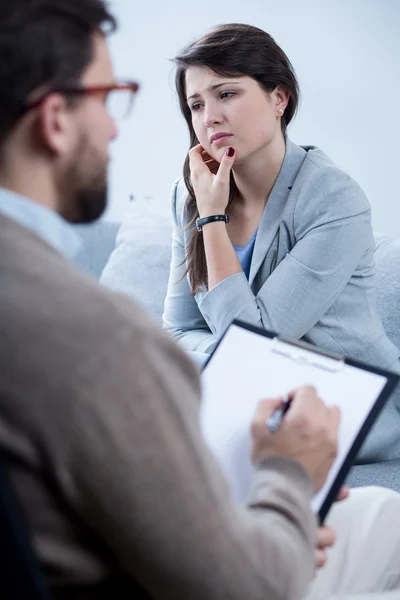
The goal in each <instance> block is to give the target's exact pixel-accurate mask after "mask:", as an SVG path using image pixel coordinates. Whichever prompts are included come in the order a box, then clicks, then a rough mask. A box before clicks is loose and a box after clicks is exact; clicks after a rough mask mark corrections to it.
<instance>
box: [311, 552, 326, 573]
mask: <svg viewBox="0 0 400 600" xmlns="http://www.w3.org/2000/svg"><path fill="white" fill-rule="evenodd" d="M314 554H315V566H316V568H317V569H321V567H324V566H325V565H326V561H327V556H326V552H325V550H315V553H314Z"/></svg>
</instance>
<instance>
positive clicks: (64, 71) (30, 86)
mask: <svg viewBox="0 0 400 600" xmlns="http://www.w3.org/2000/svg"><path fill="white" fill-rule="evenodd" d="M106 29H107V30H108V31H113V30H115V29H116V21H115V19H114V17H113V16H112V15H111V14H110V12H109V11H108V9H107V5H106V3H105V2H104V0H0V150H1V146H2V145H3V144H4V142H5V141H6V139H7V137H8V135H9V134H10V133H11V131H12V130H13V128H14V127H15V125H16V124H17V122H18V120H19V118H20V116H21V114H22V112H23V108H24V106H25V104H26V102H27V99H28V97H29V95H30V94H31V93H32V92H33V91H35V90H37V89H40V88H44V91H46V89H51V88H62V87H65V86H71V87H72V86H77V85H78V83H79V82H80V79H81V77H82V75H83V73H84V71H85V69H86V68H87V67H88V66H89V64H90V63H91V61H92V60H93V40H92V34H93V33H94V32H95V31H97V30H99V31H100V30H102V31H104V32H106V31H105V30H106Z"/></svg>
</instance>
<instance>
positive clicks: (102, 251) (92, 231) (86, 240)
mask: <svg viewBox="0 0 400 600" xmlns="http://www.w3.org/2000/svg"><path fill="white" fill-rule="evenodd" d="M119 226H120V224H119V223H114V222H112V221H97V222H96V223H91V224H90V225H76V226H75V231H76V232H77V233H78V235H79V237H80V238H81V242H82V245H81V247H80V249H79V251H78V254H77V255H76V256H75V259H74V262H75V263H76V264H77V265H78V267H80V268H81V269H82V270H83V271H86V273H89V274H90V275H92V277H95V278H96V279H99V277H100V275H101V274H102V272H103V269H104V267H105V265H106V263H107V261H108V259H109V258H110V254H111V252H112V251H113V249H114V246H115V238H116V235H117V231H118V228H119Z"/></svg>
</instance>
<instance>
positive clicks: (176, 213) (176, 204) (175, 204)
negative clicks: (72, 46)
mask: <svg viewBox="0 0 400 600" xmlns="http://www.w3.org/2000/svg"><path fill="white" fill-rule="evenodd" d="M187 198H188V191H187V188H186V185H185V181H184V179H183V177H179V179H177V180H176V181H174V183H173V185H172V189H171V213H172V218H173V221H174V224H175V225H176V226H177V227H183V226H184V222H185V213H186V201H187Z"/></svg>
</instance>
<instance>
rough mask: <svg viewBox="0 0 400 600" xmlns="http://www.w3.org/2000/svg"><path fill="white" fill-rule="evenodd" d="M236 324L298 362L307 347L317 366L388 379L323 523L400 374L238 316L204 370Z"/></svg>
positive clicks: (337, 480) (331, 493)
mask: <svg viewBox="0 0 400 600" xmlns="http://www.w3.org/2000/svg"><path fill="white" fill-rule="evenodd" d="M234 325H236V326H237V327H239V328H242V329H245V330H247V331H250V332H252V333H255V334H257V335H260V336H264V337H266V338H269V339H271V340H273V341H276V343H277V345H276V348H275V350H273V351H275V352H279V353H281V354H286V355H287V357H288V358H289V359H290V360H293V361H298V360H300V358H299V357H301V356H303V359H302V360H304V353H302V352H301V351H302V350H306V351H307V354H308V355H309V356H311V357H312V360H313V363H312V366H313V367H317V368H322V369H330V370H331V369H333V368H337V369H340V368H341V365H348V366H350V367H356V368H357V369H361V370H363V371H366V372H369V373H373V374H375V375H379V376H381V377H383V378H385V379H386V383H385V384H384V386H383V388H382V390H381V392H380V394H379V396H378V397H377V398H376V400H375V402H374V404H373V406H372V408H371V409H370V410H369V412H368V414H367V416H366V418H365V420H364V422H363V425H362V426H361V428H360V430H359V432H358V434H357V436H356V437H355V439H354V441H353V443H352V445H351V448H350V450H349V451H348V452H347V454H346V458H345V460H344V461H343V463H342V465H341V467H340V470H339V471H338V473H337V474H336V476H335V479H334V482H333V483H332V484H331V487H330V490H329V492H328V494H327V496H326V497H325V499H324V501H323V503H322V505H321V507H320V509H319V511H318V516H319V520H320V523H323V522H324V520H325V518H326V516H327V514H328V512H329V510H330V508H331V506H332V504H333V503H334V502H335V500H336V498H337V495H338V493H339V490H340V488H341V487H342V485H343V483H344V481H345V479H346V477H347V475H348V473H349V471H350V469H351V467H352V466H353V463H354V460H355V458H356V456H357V454H358V452H359V450H360V448H361V446H362V444H363V442H364V440H365V438H366V437H367V435H368V433H369V432H370V430H371V428H372V426H373V424H374V422H375V421H376V419H377V417H378V415H379V413H380V411H381V410H382V408H383V407H384V405H385V403H386V401H387V400H388V399H389V397H390V395H391V394H392V392H393V391H394V389H395V387H396V385H397V384H398V383H399V380H400V376H399V375H397V374H396V373H393V372H391V371H387V370H385V369H380V368H377V367H374V366H371V365H369V364H366V363H363V362H359V361H356V360H353V359H350V358H347V357H345V356H343V355H340V354H336V353H332V352H329V351H327V350H324V349H322V348H319V347H316V346H314V345H312V344H309V343H307V342H303V341H298V340H291V339H286V338H282V337H280V336H279V335H277V334H276V333H274V332H272V331H268V330H265V329H261V328H260V327H255V326H254V325H250V324H248V323H245V322H244V321H241V320H238V319H235V320H234V321H233V322H232V323H231V325H230V326H229V327H228V329H227V330H226V331H225V333H224V335H223V336H222V337H221V339H220V340H219V342H218V344H217V345H216V347H215V348H214V350H213V352H212V354H211V355H210V356H209V358H208V360H207V362H206V363H205V365H204V366H203V372H204V371H206V369H207V367H208V366H209V364H210V362H211V361H212V360H213V357H214V355H215V353H216V352H217V351H218V348H219V346H220V345H221V344H222V343H223V340H224V338H225V336H226V335H227V334H228V332H229V330H230V328H231V327H232V326H234ZM278 344H279V346H278ZM325 359H327V360H325ZM328 364H329V365H328Z"/></svg>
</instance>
